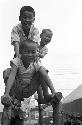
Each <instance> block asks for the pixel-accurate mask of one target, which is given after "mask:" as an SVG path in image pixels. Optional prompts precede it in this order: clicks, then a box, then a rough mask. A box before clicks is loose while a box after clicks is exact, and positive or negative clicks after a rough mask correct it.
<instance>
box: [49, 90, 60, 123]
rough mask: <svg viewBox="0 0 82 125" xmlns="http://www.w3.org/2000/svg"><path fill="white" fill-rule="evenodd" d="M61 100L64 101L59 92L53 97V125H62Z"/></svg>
mask: <svg viewBox="0 0 82 125" xmlns="http://www.w3.org/2000/svg"><path fill="white" fill-rule="evenodd" d="M61 99H62V93H61V92H57V93H56V94H55V96H54V97H53V99H52V100H51V102H52V107H53V125H61V116H60V105H61V102H60V100H61Z"/></svg>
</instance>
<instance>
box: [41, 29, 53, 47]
mask: <svg viewBox="0 0 82 125" xmlns="http://www.w3.org/2000/svg"><path fill="white" fill-rule="evenodd" d="M52 36H53V33H52V31H51V30H50V29H43V30H42V33H41V34H40V38H41V44H43V45H47V44H48V43H49V42H50V41H51V39H52Z"/></svg>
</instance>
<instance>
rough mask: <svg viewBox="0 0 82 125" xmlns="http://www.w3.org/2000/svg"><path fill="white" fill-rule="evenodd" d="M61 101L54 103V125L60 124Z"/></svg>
mask: <svg viewBox="0 0 82 125" xmlns="http://www.w3.org/2000/svg"><path fill="white" fill-rule="evenodd" d="M59 105H60V103H53V104H52V107H53V125H60V114H59Z"/></svg>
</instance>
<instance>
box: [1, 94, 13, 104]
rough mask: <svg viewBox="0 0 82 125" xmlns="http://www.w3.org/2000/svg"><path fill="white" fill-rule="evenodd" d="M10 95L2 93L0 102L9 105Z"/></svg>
mask: <svg viewBox="0 0 82 125" xmlns="http://www.w3.org/2000/svg"><path fill="white" fill-rule="evenodd" d="M11 101H12V99H11V97H10V95H9V94H8V93H6V94H4V95H3V96H1V103H2V104H3V105H5V106H10V105H11Z"/></svg>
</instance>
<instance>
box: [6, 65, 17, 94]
mask: <svg viewBox="0 0 82 125" xmlns="http://www.w3.org/2000/svg"><path fill="white" fill-rule="evenodd" d="M16 73H17V66H16V65H14V64H13V67H12V68H11V73H10V76H9V79H8V81H7V86H6V90H5V94H9V92H10V89H11V87H12V86H13V83H14V80H15V76H16Z"/></svg>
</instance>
